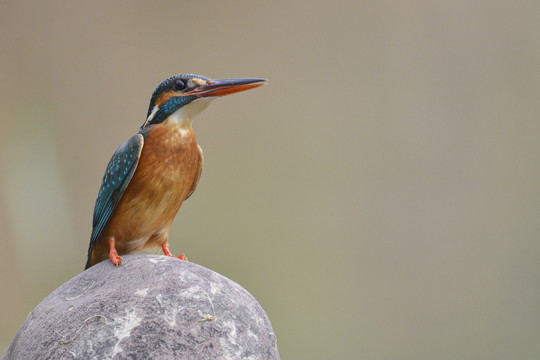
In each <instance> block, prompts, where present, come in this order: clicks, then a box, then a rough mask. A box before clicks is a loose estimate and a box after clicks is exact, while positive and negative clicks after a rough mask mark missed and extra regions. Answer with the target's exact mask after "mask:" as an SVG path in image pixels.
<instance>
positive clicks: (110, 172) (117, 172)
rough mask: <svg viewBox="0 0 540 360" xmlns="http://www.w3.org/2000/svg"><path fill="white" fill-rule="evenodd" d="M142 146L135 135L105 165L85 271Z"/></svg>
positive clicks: (137, 160)
mask: <svg viewBox="0 0 540 360" xmlns="http://www.w3.org/2000/svg"><path fill="white" fill-rule="evenodd" d="M143 144H144V138H143V135H141V134H136V135H135V136H133V137H132V138H131V139H129V140H128V141H126V142H125V143H123V144H122V145H120V147H119V148H118V149H117V150H116V152H115V153H114V155H113V156H112V158H111V161H109V165H107V170H105V175H104V176H103V181H102V182H101V188H100V189H99V193H98V196H97V199H96V205H95V207H94V220H93V223H92V227H93V229H92V236H91V237H90V246H89V247H88V261H87V263H86V268H85V269H88V268H89V267H90V260H91V257H92V250H93V249H94V247H95V246H96V243H97V241H98V239H99V238H100V236H101V235H102V232H103V230H104V229H105V226H107V224H108V223H109V220H110V219H111V216H112V213H113V212H114V209H116V206H118V203H119V202H120V199H122V195H123V194H124V191H125V190H126V188H127V186H128V184H129V182H130V181H131V178H132V177H133V173H134V172H135V169H136V168H137V164H138V163H139V158H140V156H141V151H142V148H143Z"/></svg>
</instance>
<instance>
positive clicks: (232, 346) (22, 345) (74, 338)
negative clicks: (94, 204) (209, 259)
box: [2, 255, 279, 360]
mask: <svg viewBox="0 0 540 360" xmlns="http://www.w3.org/2000/svg"><path fill="white" fill-rule="evenodd" d="M123 259H124V265H123V266H120V267H118V268H115V267H114V265H112V263H111V262H110V261H104V262H102V263H100V264H97V265H95V266H93V267H91V268H90V269H88V270H86V271H84V272H83V273H81V274H79V275H77V276H76V277H74V278H73V279H71V280H69V281H68V282H66V283H65V284H63V285H62V286H60V287H59V288H58V289H56V290H55V291H54V292H53V293H52V294H50V295H49V296H48V297H47V298H45V299H44V300H43V301H42V302H41V303H40V304H39V305H38V306H37V307H36V308H35V309H34V310H33V311H32V312H31V313H30V315H29V316H28V318H27V319H26V321H25V323H24V324H23V326H22V327H21V328H20V329H19V332H18V333H17V335H16V336H15V338H14V339H13V340H12V342H11V344H10V345H9V348H8V350H7V351H6V353H5V354H4V356H3V357H2V359H25V360H27V359H72V358H73V359H265V360H266V359H268V360H271V359H279V354H278V349H277V340H276V336H275V335H274V332H273V330H272V326H271V325H270V321H269V320H268V317H267V316H266V313H265V312H264V310H263V309H262V308H261V306H260V305H259V303H258V302H257V301H256V300H255V298H254V297H253V296H252V295H251V294H249V293H248V292H247V291H246V290H245V289H243V288H242V287H241V286H240V285H238V284H236V283H235V282H233V281H231V280H229V279H227V278H225V277H224V276H222V275H219V274H217V273H215V272H213V271H211V270H209V269H206V268H204V267H202V266H199V265H197V264H194V263H190V262H187V261H180V260H178V259H175V258H170V257H166V256H159V255H127V256H124V257H123Z"/></svg>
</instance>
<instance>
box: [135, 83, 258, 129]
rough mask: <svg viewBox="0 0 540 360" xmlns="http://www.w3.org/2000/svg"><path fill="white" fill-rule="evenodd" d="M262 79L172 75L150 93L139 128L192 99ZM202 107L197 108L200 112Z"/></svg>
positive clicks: (224, 92) (236, 89) (164, 117)
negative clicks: (143, 120)
mask: <svg viewBox="0 0 540 360" xmlns="http://www.w3.org/2000/svg"><path fill="white" fill-rule="evenodd" d="M265 83H266V79H223V80H213V79H210V78H207V77H206V76H202V75H195V74H180V75H175V76H172V77H170V78H168V79H167V80H165V81H164V82H162V83H161V84H160V85H159V86H158V87H157V88H156V90H155V91H154V93H153V94H152V98H151V99H150V106H149V107H148V113H147V115H146V117H147V118H146V121H145V122H144V124H143V125H142V126H141V129H144V128H145V127H146V126H148V125H154V124H159V123H162V122H163V121H165V120H167V118H168V117H169V116H171V115H172V114H174V113H175V112H176V111H178V110H179V109H181V108H182V107H184V106H186V105H188V104H189V103H191V102H192V101H194V100H197V99H200V98H213V97H216V96H223V95H228V94H234V93H237V92H239V91H244V90H249V89H253V88H256V87H258V86H261V85H264V84H265ZM206 105H207V104H206ZM203 108H204V107H203ZM203 108H201V109H203ZM201 109H199V110H198V111H197V112H200V111H201Z"/></svg>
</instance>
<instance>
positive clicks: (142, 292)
mask: <svg viewBox="0 0 540 360" xmlns="http://www.w3.org/2000/svg"><path fill="white" fill-rule="evenodd" d="M135 295H136V296H140V297H145V296H146V295H148V289H139V290H137V291H135Z"/></svg>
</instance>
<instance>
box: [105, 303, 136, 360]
mask: <svg viewBox="0 0 540 360" xmlns="http://www.w3.org/2000/svg"><path fill="white" fill-rule="evenodd" d="M140 323H141V318H140V317H138V316H137V315H136V314H135V311H134V310H128V311H126V316H124V317H118V318H116V319H115V327H114V336H115V337H116V339H117V341H116V344H114V348H113V351H112V355H111V358H114V356H115V355H116V354H118V353H120V352H122V348H121V347H120V343H121V342H122V340H124V339H125V338H127V337H129V335H131V330H133V329H134V328H136V327H137V326H139V324H140Z"/></svg>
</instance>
